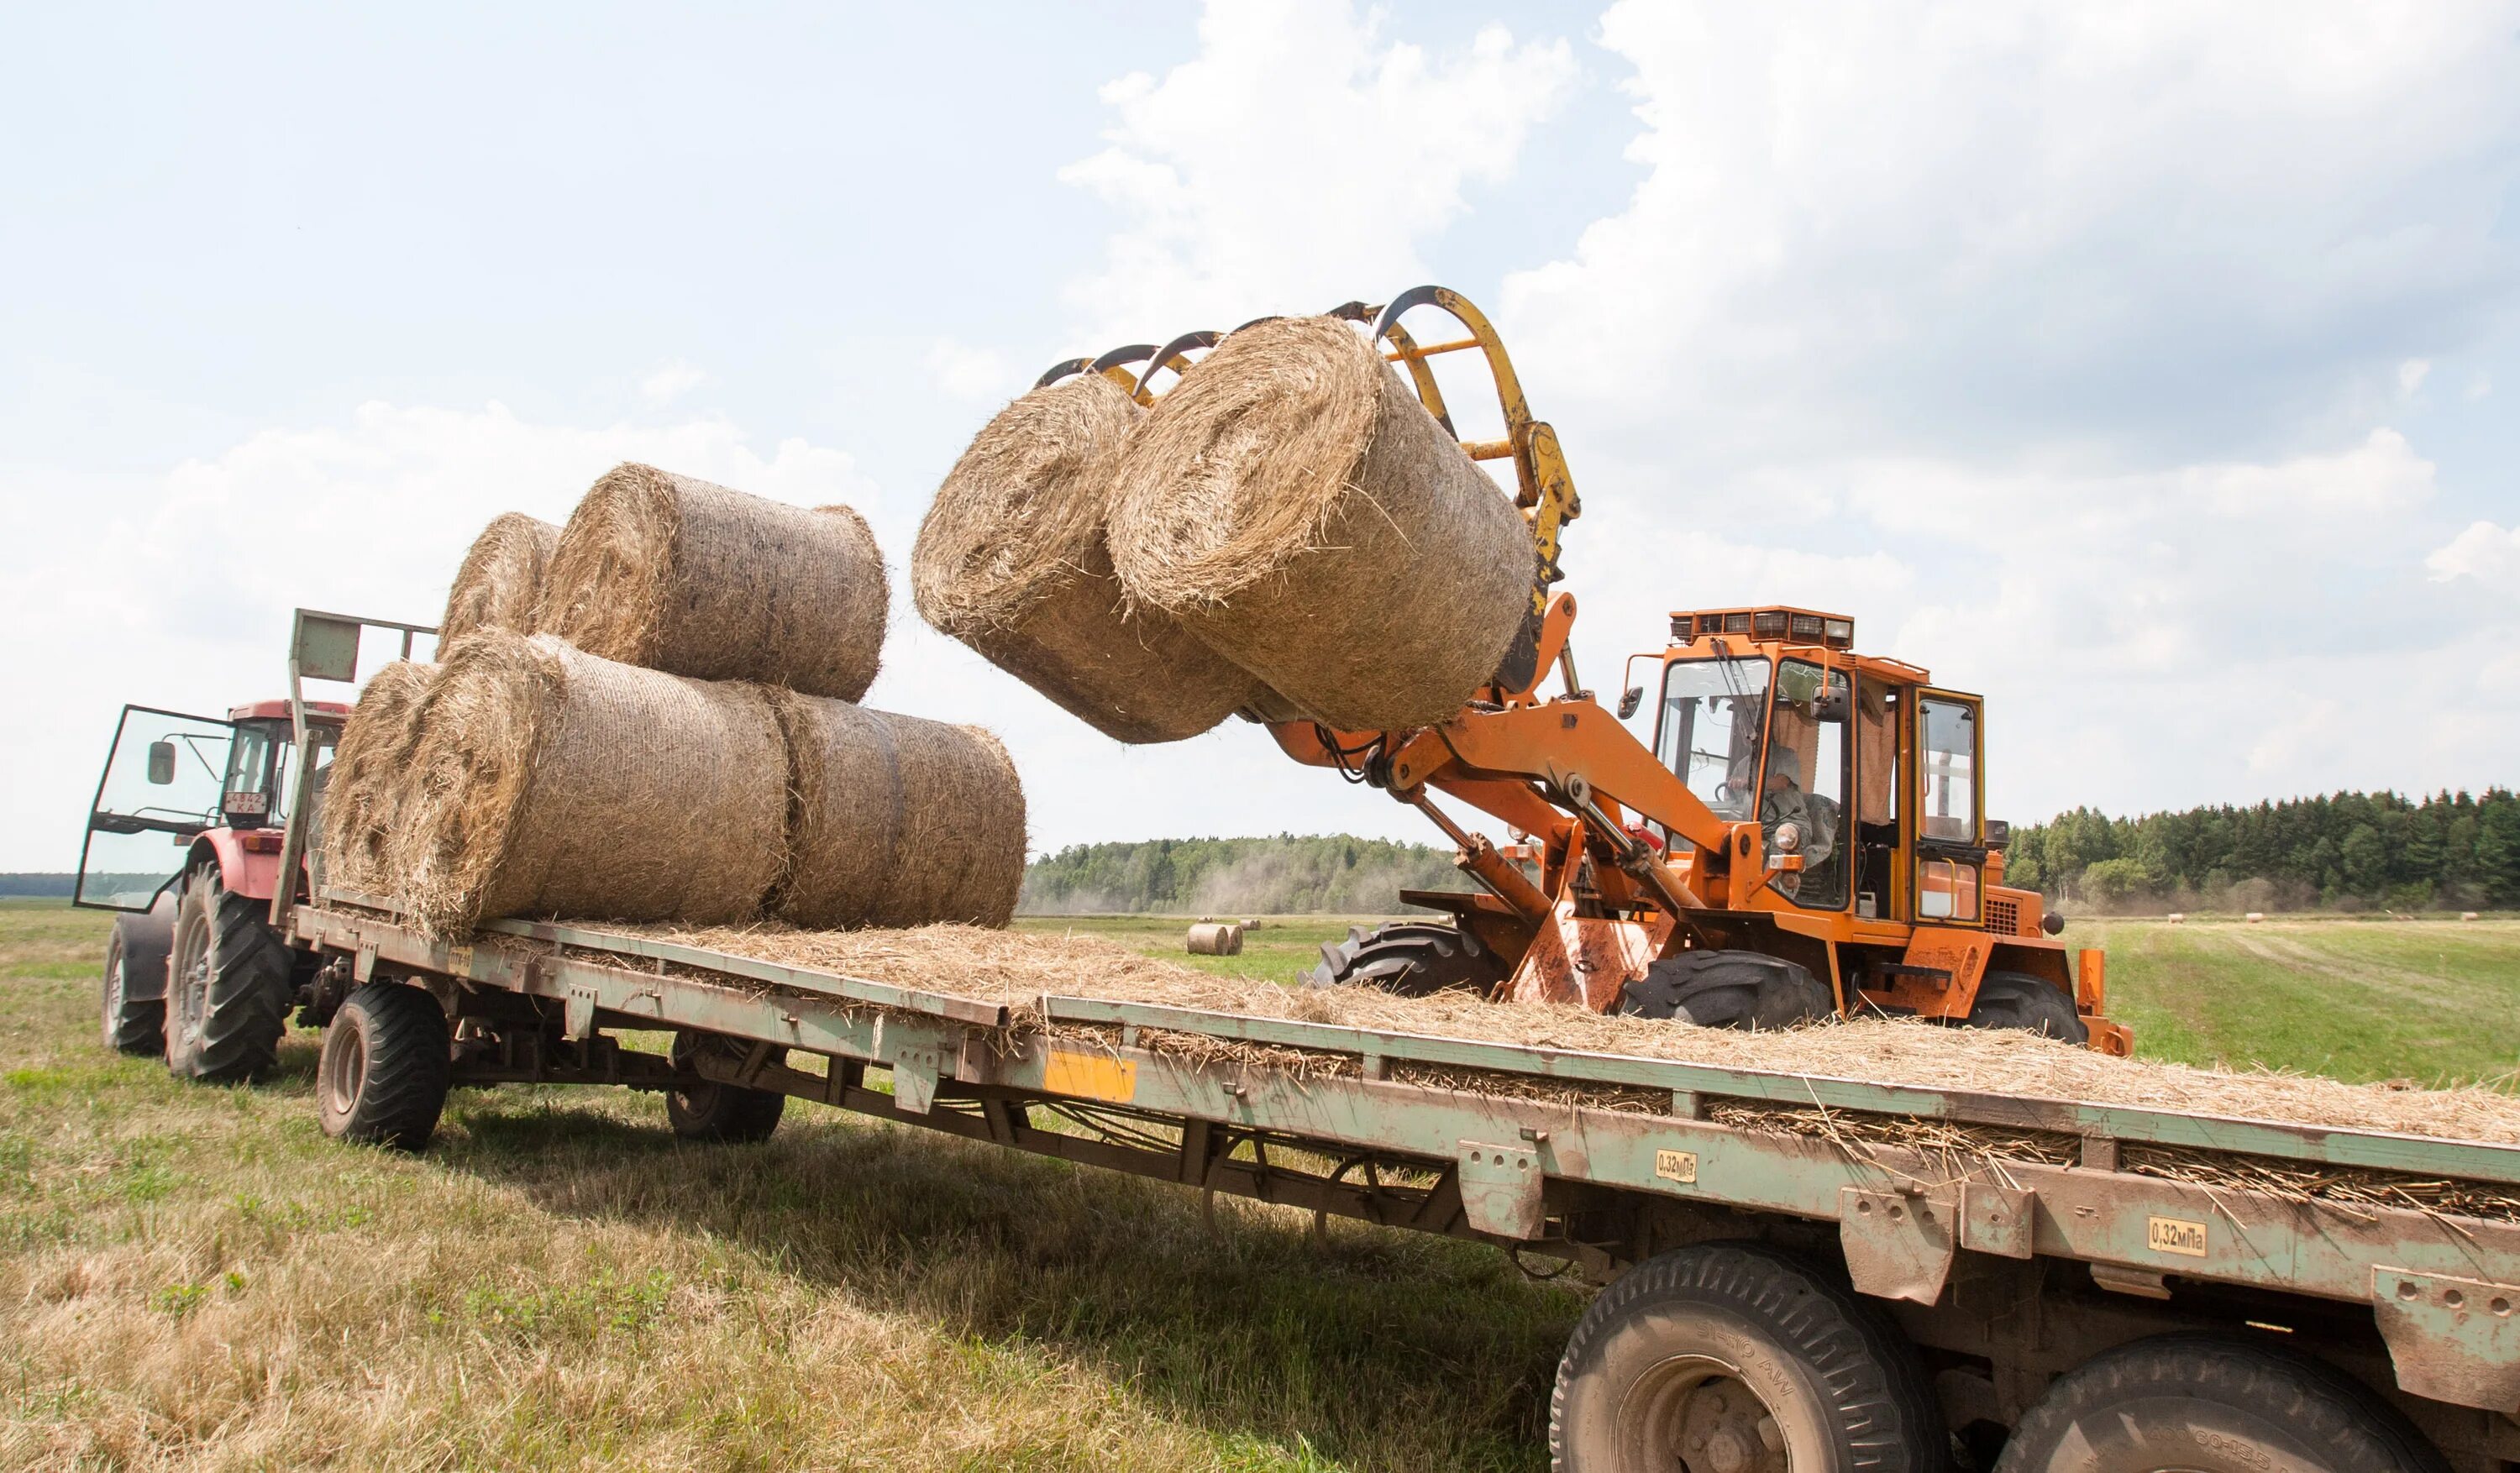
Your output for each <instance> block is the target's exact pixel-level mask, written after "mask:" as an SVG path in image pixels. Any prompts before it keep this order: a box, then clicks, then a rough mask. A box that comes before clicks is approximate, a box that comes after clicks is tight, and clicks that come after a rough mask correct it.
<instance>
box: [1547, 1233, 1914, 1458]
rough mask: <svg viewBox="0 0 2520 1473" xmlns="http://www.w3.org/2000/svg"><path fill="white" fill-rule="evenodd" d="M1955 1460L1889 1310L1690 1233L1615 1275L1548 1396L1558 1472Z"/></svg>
mask: <svg viewBox="0 0 2520 1473" xmlns="http://www.w3.org/2000/svg"><path fill="white" fill-rule="evenodd" d="M1949 1457H1950V1442H1949V1437H1948V1434H1946V1433H1945V1431H1944V1429H1943V1418H1942V1412H1941V1410H1940V1407H1939V1406H1938V1405H1937V1404H1936V1403H1935V1401H1934V1398H1933V1396H1932V1394H1931V1392H1930V1390H1929V1388H1928V1386H1927V1383H1926V1380H1925V1372H1924V1365H1923V1362H1922V1361H1920V1360H1919V1359H1918V1358H1917V1355H1916V1352H1915V1348H1914V1347H1913V1346H1912V1345H1910V1344H1909V1343H1908V1342H1907V1340H1906V1339H1905V1338H1904V1337H1902V1336H1901V1335H1900V1334H1899V1332H1898V1330H1897V1328H1896V1327H1895V1326H1894V1325H1893V1324H1892V1323H1891V1322H1890V1319H1889V1317H1887V1316H1885V1315H1883V1314H1882V1313H1881V1312H1880V1311H1879V1310H1878V1309H1877V1308H1876V1307H1874V1306H1872V1305H1870V1304H1868V1303H1866V1302H1865V1300H1864V1299H1863V1298H1862V1297H1861V1296H1859V1295H1857V1294H1856V1293H1855V1292H1854V1291H1853V1290H1851V1289H1848V1288H1846V1287H1844V1286H1843V1285H1840V1284H1838V1283H1835V1282H1833V1281H1832V1280H1830V1279H1828V1278H1825V1277H1823V1276H1822V1275H1821V1274H1819V1273H1817V1272H1813V1271H1812V1270H1811V1269H1809V1268H1806V1267H1805V1266H1803V1265H1802V1264H1800V1263H1797V1262H1796V1261H1794V1260H1793V1259H1791V1258H1789V1257H1787V1256H1786V1255H1784V1254H1781V1253H1778V1252H1777V1251H1776V1250H1775V1249H1773V1248H1769V1247H1767V1246H1765V1245H1764V1244H1758V1243H1700V1244H1697V1245H1694V1246H1692V1247H1688V1248H1683V1249H1680V1250H1678V1251H1677V1252H1673V1253H1666V1254H1662V1255H1660V1256H1659V1257H1656V1258H1650V1259H1647V1260H1646V1261H1645V1262H1643V1263H1642V1264H1639V1265H1638V1266H1637V1267H1635V1268H1634V1269H1631V1270H1629V1271H1628V1272H1626V1273H1624V1274H1622V1275H1621V1276H1619V1277H1618V1278H1616V1279H1614V1280H1612V1281H1611V1283H1610V1286H1609V1287H1608V1288H1606V1289H1604V1290H1602V1291H1601V1293H1600V1295H1599V1297H1598V1298H1596V1299H1595V1300H1594V1301H1593V1305H1592V1308H1591V1309H1589V1310H1586V1311H1585V1312H1584V1317H1583V1318H1582V1319H1581V1320H1580V1321H1578V1322H1577V1324H1576V1326H1575V1333H1574V1334H1573V1336H1571V1337H1570V1338H1569V1339H1568V1340H1567V1342H1566V1354H1565V1357H1564V1358H1563V1359H1562V1360H1560V1361H1558V1364H1557V1384H1556V1388H1555V1390H1554V1391H1553V1393H1552V1394H1551V1397H1550V1402H1549V1459H1550V1463H1549V1465H1550V1467H1551V1468H1553V1469H1554V1470H1555V1473H1639V1470H1643V1469H1649V1468H1650V1469H1668V1468H1724V1469H1729V1470H1736V1473H1786V1470H1787V1469H1788V1468H1790V1469H1792V1473H1852V1470H1855V1469H1859V1468H1860V1469H1865V1470H1868V1473H1942V1470H1943V1469H1945V1468H1946V1467H1948V1466H1949Z"/></svg>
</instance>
